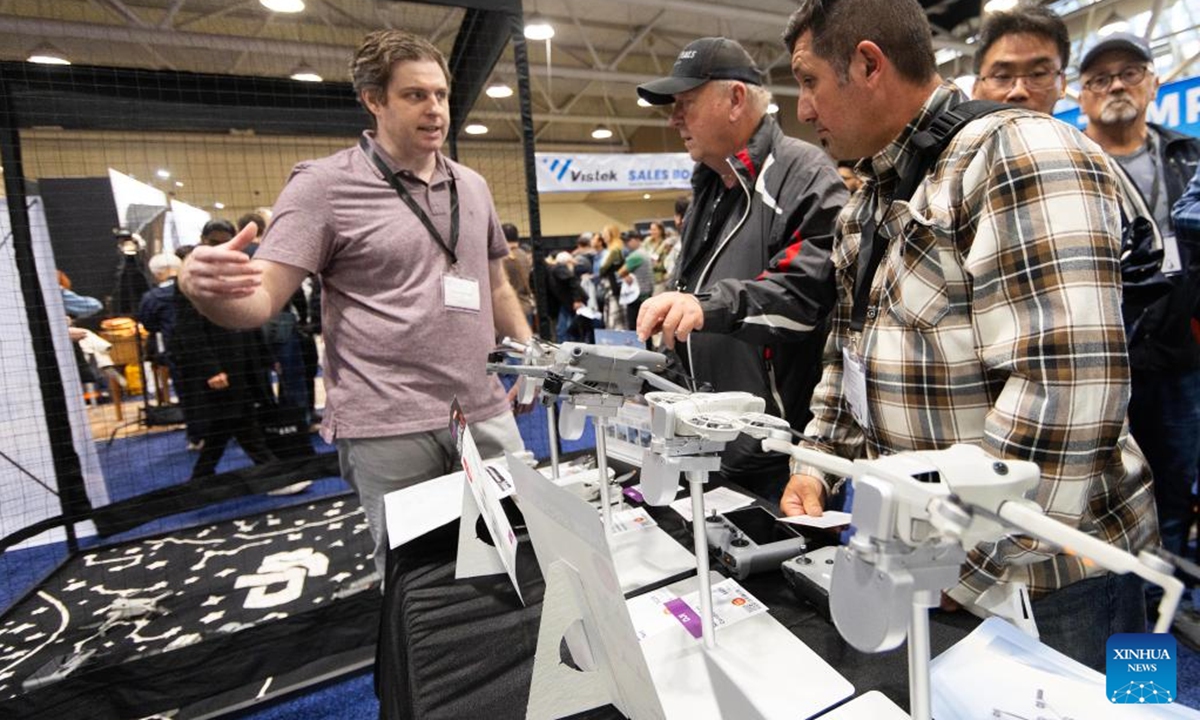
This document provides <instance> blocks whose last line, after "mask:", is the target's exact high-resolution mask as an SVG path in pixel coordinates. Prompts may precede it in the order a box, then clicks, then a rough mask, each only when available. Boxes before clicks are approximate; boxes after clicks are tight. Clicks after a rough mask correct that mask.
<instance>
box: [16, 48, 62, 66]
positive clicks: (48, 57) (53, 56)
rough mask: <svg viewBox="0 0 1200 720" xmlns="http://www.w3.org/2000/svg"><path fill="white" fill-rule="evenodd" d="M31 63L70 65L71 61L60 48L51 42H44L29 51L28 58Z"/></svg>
mask: <svg viewBox="0 0 1200 720" xmlns="http://www.w3.org/2000/svg"><path fill="white" fill-rule="evenodd" d="M26 59H27V60H28V61H29V62H31V63H37V64H39V65H70V64H71V61H70V60H68V59H67V56H66V55H64V54H63V53H62V51H60V50H59V49H58V48H56V47H54V46H53V45H51V44H50V43H42V44H41V45H38V46H37V47H35V48H34V49H33V50H31V51H30V52H29V57H28V58H26Z"/></svg>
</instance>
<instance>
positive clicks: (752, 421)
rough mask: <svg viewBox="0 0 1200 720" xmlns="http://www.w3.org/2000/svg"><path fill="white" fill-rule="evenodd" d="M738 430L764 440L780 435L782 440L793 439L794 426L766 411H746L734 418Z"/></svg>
mask: <svg viewBox="0 0 1200 720" xmlns="http://www.w3.org/2000/svg"><path fill="white" fill-rule="evenodd" d="M734 422H735V423H736V424H737V425H738V430H740V431H741V432H743V433H745V434H747V435H749V436H750V437H753V438H757V439H759V440H762V439H764V438H768V437H778V438H779V439H781V440H791V438H792V426H791V425H788V422H787V420H784V419H783V418H779V417H775V416H774V415H767V414H766V413H753V412H752V413H745V414H743V415H740V416H738V417H737V418H735V419H734Z"/></svg>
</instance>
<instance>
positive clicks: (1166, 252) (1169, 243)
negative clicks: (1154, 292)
mask: <svg viewBox="0 0 1200 720" xmlns="http://www.w3.org/2000/svg"><path fill="white" fill-rule="evenodd" d="M1161 229H1162V228H1160V230H1161ZM1162 244H1163V259H1162V273H1163V275H1177V274H1179V273H1181V272H1183V260H1182V259H1180V257H1179V243H1178V242H1176V241H1175V234H1174V233H1169V232H1163V234H1162Z"/></svg>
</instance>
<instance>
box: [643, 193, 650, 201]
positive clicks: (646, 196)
mask: <svg viewBox="0 0 1200 720" xmlns="http://www.w3.org/2000/svg"><path fill="white" fill-rule="evenodd" d="M642 199H643V200H649V199H650V193H642Z"/></svg>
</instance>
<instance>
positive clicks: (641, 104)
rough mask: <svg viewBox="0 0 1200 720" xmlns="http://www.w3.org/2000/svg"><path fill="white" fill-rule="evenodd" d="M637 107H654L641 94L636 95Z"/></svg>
mask: <svg viewBox="0 0 1200 720" xmlns="http://www.w3.org/2000/svg"><path fill="white" fill-rule="evenodd" d="M638 107H654V106H653V105H651V104H650V101H649V100H647V99H646V98H644V97H642V96H641V95H638Z"/></svg>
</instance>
